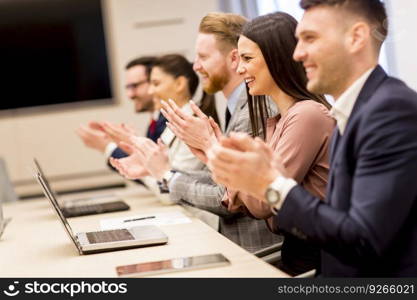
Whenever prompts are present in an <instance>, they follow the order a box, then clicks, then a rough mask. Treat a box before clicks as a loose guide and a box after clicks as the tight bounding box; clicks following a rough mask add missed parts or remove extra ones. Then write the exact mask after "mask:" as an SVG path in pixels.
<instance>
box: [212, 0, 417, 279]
mask: <svg viewBox="0 0 417 300" xmlns="http://www.w3.org/2000/svg"><path fill="white" fill-rule="evenodd" d="M301 7H302V8H304V9H305V14H304V16H303V18H302V20H301V22H300V24H299V25H298V27H297V31H296V35H297V37H298V39H299V41H298V45H297V48H296V50H295V52H294V59H295V60H297V61H301V62H303V64H304V67H305V69H306V72H307V77H308V84H307V87H308V89H309V90H310V91H312V92H314V93H319V94H320V93H326V94H331V95H332V96H333V97H334V99H335V100H336V101H335V105H334V106H333V109H332V111H331V112H332V114H333V116H334V118H335V119H336V122H337V126H336V128H335V131H334V135H333V138H332V143H331V144H332V145H331V156H330V175H329V182H328V186H327V195H326V199H325V201H324V202H323V201H320V199H318V198H316V197H313V196H312V195H310V194H309V193H308V192H307V191H306V190H305V189H304V188H303V187H301V186H299V185H297V184H296V182H295V181H294V180H293V179H291V178H287V177H285V176H284V175H283V174H285V169H284V168H283V166H282V164H281V163H280V159H279V158H277V157H273V155H272V151H271V150H270V149H269V148H268V146H267V145H265V144H264V143H263V142H262V141H260V140H252V139H250V138H249V137H247V136H242V135H235V136H232V137H231V138H230V139H228V140H226V139H225V140H223V141H222V142H221V144H222V146H219V147H214V148H213V149H212V151H211V152H210V153H209V166H210V167H211V169H212V171H213V174H214V177H215V179H216V181H217V182H220V183H223V184H225V185H226V186H228V187H230V188H234V189H238V190H243V191H246V192H248V193H250V194H252V195H253V196H255V197H256V198H257V199H259V200H257V201H266V202H267V203H269V204H270V206H271V209H272V210H273V212H274V214H275V217H274V218H273V224H272V226H273V227H275V228H276V229H277V228H279V229H280V230H283V231H285V232H288V233H290V234H293V235H295V236H297V237H299V238H302V239H308V240H311V241H312V242H314V243H316V244H317V245H319V246H321V248H322V269H321V272H322V275H324V276H335V277H346V276H348V277H370V276H371V277H385V276H387V277H405V276H412V277H416V276H417V184H416V177H417V93H416V92H415V91H413V90H411V89H410V88H409V87H407V86H406V85H405V84H404V83H403V82H402V81H400V80H398V79H395V78H392V77H389V76H388V75H387V74H386V73H385V72H384V70H383V69H382V68H381V67H380V66H378V57H379V51H380V47H381V44H382V42H383V40H384V38H385V36H386V34H387V30H386V25H387V22H386V21H387V17H386V14H385V8H384V5H383V3H382V2H380V1H378V0H302V1H301ZM230 145H233V147H231V146H230ZM236 149H239V151H237V150H236ZM225 166H226V167H225ZM236 170H239V174H235V172H236ZM251 172H252V174H257V176H253V175H252V176H249V175H247V174H251Z"/></svg>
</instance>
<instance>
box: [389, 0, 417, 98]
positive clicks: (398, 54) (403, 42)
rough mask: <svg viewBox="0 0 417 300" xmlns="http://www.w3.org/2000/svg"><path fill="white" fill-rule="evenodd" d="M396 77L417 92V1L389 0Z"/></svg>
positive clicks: (390, 41)
mask: <svg viewBox="0 0 417 300" xmlns="http://www.w3.org/2000/svg"><path fill="white" fill-rule="evenodd" d="M388 4H389V6H390V10H389V11H390V17H391V19H390V25H389V29H390V30H391V31H392V36H391V37H390V38H389V39H388V40H387V43H392V45H393V48H394V51H393V54H394V57H395V64H396V65H395V71H396V72H395V74H394V75H395V76H397V77H399V78H401V79H402V80H404V81H405V82H406V83H407V84H408V85H409V86H410V87H412V88H413V89H415V90H417V33H416V29H417V18H416V16H417V1H415V0H389V2H388Z"/></svg>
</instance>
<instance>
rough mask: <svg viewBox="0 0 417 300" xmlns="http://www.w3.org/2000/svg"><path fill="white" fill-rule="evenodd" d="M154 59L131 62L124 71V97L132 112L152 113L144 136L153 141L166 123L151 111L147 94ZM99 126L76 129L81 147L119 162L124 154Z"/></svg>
mask: <svg viewBox="0 0 417 300" xmlns="http://www.w3.org/2000/svg"><path fill="white" fill-rule="evenodd" d="M155 59H156V57H153V56H144V57H139V58H136V59H134V60H132V61H130V62H129V63H128V64H127V65H126V67H125V69H126V85H125V88H126V95H127V96H128V98H129V99H131V100H132V101H133V103H134V107H135V111H136V112H138V113H141V112H149V113H151V121H150V124H149V127H148V130H147V133H146V136H147V137H148V138H150V139H151V140H153V141H155V142H156V141H157V139H158V138H159V136H160V135H161V133H162V132H163V131H164V129H165V122H166V119H165V118H164V117H163V116H162V114H160V113H159V110H156V111H155V110H154V102H153V100H152V96H151V95H149V93H148V88H149V75H150V72H151V70H152V66H153V64H154V62H155ZM101 127H102V124H101V123H99V122H90V123H89V125H88V126H84V125H82V126H80V127H79V128H78V129H77V131H76V132H77V134H78V136H79V137H80V138H81V139H82V141H83V142H84V144H85V145H86V146H87V147H89V148H92V149H95V150H97V151H99V152H101V153H104V154H105V155H106V157H107V158H109V157H114V158H122V157H125V156H126V154H125V153H124V151H123V150H122V149H120V148H118V147H117V145H116V144H115V143H114V142H113V141H112V139H111V138H110V137H109V135H108V134H106V133H105V132H103V131H102V130H101Z"/></svg>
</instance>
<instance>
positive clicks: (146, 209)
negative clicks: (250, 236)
mask: <svg viewBox="0 0 417 300" xmlns="http://www.w3.org/2000/svg"><path fill="white" fill-rule="evenodd" d="M96 193H97V192H96ZM99 193H100V192H99ZM103 193H107V192H101V194H103ZM114 193H115V194H116V195H118V196H120V197H121V198H122V199H124V200H125V201H126V202H127V203H128V204H129V205H130V207H131V209H130V210H129V211H124V212H116V213H109V214H101V215H92V216H85V217H78V218H70V219H68V221H69V222H70V224H71V226H72V228H73V230H74V231H75V232H84V231H96V230H100V220H102V219H108V218H117V217H128V216H134V215H138V214H147V213H150V214H151V213H161V212H174V211H181V212H183V213H184V214H186V215H188V216H189V217H190V218H191V220H192V222H191V223H184V224H176V225H162V226H161V229H162V230H163V231H164V232H165V234H166V235H167V236H168V239H169V240H168V244H166V245H161V246H153V247H143V248H135V249H128V250H121V251H114V252H106V253H99V254H90V255H79V254H78V252H77V250H76V248H75V246H74V245H73V243H72V242H71V241H70V239H69V237H68V236H67V234H66V233H65V232H64V229H63V227H62V225H61V224H60V221H59V220H58V217H57V216H56V215H55V213H54V212H53V210H52V207H51V206H50V203H49V202H48V200H47V199H45V198H41V199H36V200H24V201H19V202H16V203H6V204H3V210H4V215H5V217H11V218H12V220H11V222H10V223H9V225H8V226H7V227H6V230H5V232H4V234H3V236H2V237H1V239H0V277H116V276H117V274H116V270H115V267H116V266H119V265H127V264H134V263H142V262H150V261H157V260H166V259H171V258H175V257H184V256H194V255H204V254H212V253H222V254H223V255H224V256H226V257H227V258H228V259H229V260H230V261H231V264H230V265H228V266H223V267H216V268H207V269H199V270H191V271H182V272H174V273H167V274H160V275H156V276H157V277H288V275H287V274H285V273H284V272H282V271H280V270H278V269H276V268H274V267H272V266H270V265H269V264H267V263H265V262H264V261H262V260H261V259H259V258H257V257H255V256H254V255H252V254H250V253H249V252H247V251H245V250H244V249H243V248H241V247H239V246H237V245H236V244H234V243H233V242H231V241H229V240H228V239H227V238H225V237H224V236H222V235H221V234H219V233H218V232H216V231H215V230H213V229H212V228H211V227H209V226H208V225H206V224H205V223H203V222H202V221H200V220H199V219H196V218H193V217H192V216H190V215H189V214H188V213H187V212H186V211H185V210H184V209H183V208H181V207H180V206H177V205H173V206H164V205H162V204H161V203H160V202H159V201H158V200H157V199H156V198H155V197H154V196H153V195H152V194H150V193H149V192H148V191H147V190H145V189H144V188H141V187H137V188H136V187H135V188H128V189H119V190H116V191H114ZM89 195H91V193H89ZM77 196H80V195H71V196H70V197H68V196H66V198H76V197H77Z"/></svg>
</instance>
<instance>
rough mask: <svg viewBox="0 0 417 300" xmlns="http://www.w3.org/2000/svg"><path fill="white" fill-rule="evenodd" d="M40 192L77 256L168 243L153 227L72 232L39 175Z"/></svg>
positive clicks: (161, 233) (157, 229) (164, 236)
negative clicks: (75, 249) (50, 206)
mask: <svg viewBox="0 0 417 300" xmlns="http://www.w3.org/2000/svg"><path fill="white" fill-rule="evenodd" d="M36 179H37V181H38V182H39V184H40V186H41V187H42V190H43V192H44V194H45V196H46V198H48V199H49V201H50V202H51V204H52V207H53V208H54V211H55V212H56V214H57V215H58V218H59V219H60V220H61V223H62V225H63V226H64V228H65V231H66V232H67V234H68V236H69V237H70V239H71V241H72V242H73V243H74V245H75V247H76V248H77V250H78V253H79V254H90V253H98V252H106V251H114V250H121V249H128V248H135V247H143V246H150V245H161V244H166V243H167V242H168V237H167V236H166V235H165V233H163V232H162V231H161V230H160V229H159V228H158V227H156V226H153V225H144V226H137V227H132V228H129V229H115V230H105V231H93V232H80V233H75V234H74V232H73V230H72V228H71V226H70V225H69V223H68V221H67V219H66V218H65V216H64V215H63V214H62V211H61V208H60V207H59V206H58V205H57V204H56V203H57V201H56V199H55V196H54V195H53V194H52V191H51V190H50V189H49V187H48V186H47V185H46V183H45V181H44V180H43V177H42V175H41V174H40V173H37V174H36Z"/></svg>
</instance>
